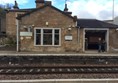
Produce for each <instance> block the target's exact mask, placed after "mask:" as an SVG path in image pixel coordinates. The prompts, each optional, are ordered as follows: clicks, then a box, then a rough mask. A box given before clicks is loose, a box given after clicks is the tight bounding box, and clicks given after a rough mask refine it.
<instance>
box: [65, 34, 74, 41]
mask: <svg viewBox="0 0 118 83" xmlns="http://www.w3.org/2000/svg"><path fill="white" fill-rule="evenodd" d="M65 40H67V41H71V40H73V37H72V35H66V36H65Z"/></svg>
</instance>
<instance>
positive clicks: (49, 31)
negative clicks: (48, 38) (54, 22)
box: [43, 29, 52, 33]
mask: <svg viewBox="0 0 118 83" xmlns="http://www.w3.org/2000/svg"><path fill="white" fill-rule="evenodd" d="M43 32H44V33H52V29H44V30H43Z"/></svg>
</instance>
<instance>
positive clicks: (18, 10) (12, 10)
mask: <svg viewBox="0 0 118 83" xmlns="http://www.w3.org/2000/svg"><path fill="white" fill-rule="evenodd" d="M34 9H35V8H31V9H10V10H6V11H7V12H29V11H32V10H34Z"/></svg>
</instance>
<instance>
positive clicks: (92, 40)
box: [84, 30, 107, 50]
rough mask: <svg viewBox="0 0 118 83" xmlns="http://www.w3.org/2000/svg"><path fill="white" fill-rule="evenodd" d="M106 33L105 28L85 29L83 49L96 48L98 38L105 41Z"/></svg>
mask: <svg viewBox="0 0 118 83" xmlns="http://www.w3.org/2000/svg"><path fill="white" fill-rule="evenodd" d="M106 34H107V30H85V45H84V46H85V47H84V48H85V50H98V44H99V39H101V41H103V40H104V41H106ZM105 48H106V47H105ZM106 50H107V49H106Z"/></svg>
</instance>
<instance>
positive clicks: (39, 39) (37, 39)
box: [36, 34, 41, 45]
mask: <svg viewBox="0 0 118 83" xmlns="http://www.w3.org/2000/svg"><path fill="white" fill-rule="evenodd" d="M36 45H41V34H36Z"/></svg>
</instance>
